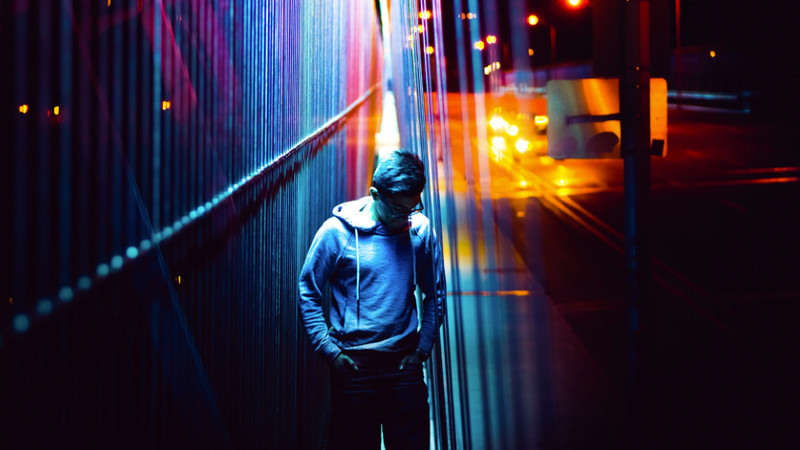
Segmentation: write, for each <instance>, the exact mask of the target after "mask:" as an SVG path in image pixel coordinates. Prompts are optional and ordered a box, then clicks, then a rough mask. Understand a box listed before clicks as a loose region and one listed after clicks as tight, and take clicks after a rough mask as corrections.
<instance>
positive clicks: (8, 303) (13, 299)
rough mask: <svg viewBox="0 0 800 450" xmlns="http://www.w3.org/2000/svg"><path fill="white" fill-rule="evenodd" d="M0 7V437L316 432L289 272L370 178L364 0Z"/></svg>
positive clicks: (315, 363) (318, 420)
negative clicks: (317, 234) (330, 218)
mask: <svg viewBox="0 0 800 450" xmlns="http://www.w3.org/2000/svg"><path fill="white" fill-rule="evenodd" d="M1 7H2V16H0V45H1V47H0V48H2V52H0V58H2V60H1V61H0V63H2V66H3V70H2V71H1V72H2V75H0V76H2V79H1V80H0V81H1V82H0V85H2V86H0V92H1V93H2V95H1V96H0V98H2V100H0V104H1V105H2V117H1V118H2V139H3V141H4V142H3V144H2V147H3V151H2V152H0V153H2V156H1V158H2V160H1V161H0V162H1V163H2V164H0V166H2V169H0V171H2V172H1V175H2V176H1V177H0V178H2V200H1V201H2V202H3V203H2V205H0V207H2V211H4V212H6V213H7V215H5V217H4V218H3V220H2V225H0V226H2V249H1V250H2V260H3V261H4V263H5V264H4V265H7V266H6V268H4V269H3V271H2V272H3V273H2V277H3V278H2V293H1V294H2V299H1V300H2V306H0V410H2V417H0V443H1V445H0V446H2V447H8V448H52V447H69V448H81V447H84V448H162V447H167V446H170V447H171V446H176V447H180V448H281V449H283V448H314V447H316V446H318V445H319V443H320V442H321V439H322V437H321V436H322V425H323V423H324V420H322V418H323V417H324V414H325V405H326V401H327V398H326V396H327V384H326V383H327V379H326V377H325V371H326V370H327V369H326V368H325V367H324V366H323V365H322V364H321V362H320V360H319V359H318V358H316V356H315V355H313V354H312V353H311V351H310V349H309V348H308V346H307V344H306V339H305V336H304V333H303V330H302V328H301V327H300V326H299V322H298V318H297V308H296V286H297V283H296V280H297V275H298V273H299V268H300V265H301V264H302V262H303V259H304V257H305V250H306V249H307V247H308V244H309V242H310V240H311V238H312V237H313V234H314V232H315V231H316V229H317V227H318V226H319V225H320V224H321V223H322V221H323V220H324V219H325V218H327V217H328V216H329V214H330V211H331V209H332V207H333V206H334V205H335V204H336V203H338V202H340V201H344V200H346V199H349V198H354V197H358V196H360V195H362V193H363V192H365V189H366V187H367V183H368V181H369V179H368V176H369V175H370V174H371V171H372V159H373V156H372V148H373V143H372V142H371V140H372V139H373V138H372V137H373V136H374V134H375V132H376V124H377V121H376V119H375V118H376V112H377V111H378V107H379V102H380V96H379V95H374V94H375V93H376V89H379V86H380V77H381V74H380V69H381V61H382V55H381V53H382V50H381V45H380V37H379V36H380V29H379V27H380V23H379V21H378V15H377V14H376V11H375V8H374V5H373V4H372V3H364V2H358V1H355V0H351V1H338V2H324V3H317V2H299V1H294V2H291V1H286V2H257V1H243V0H231V1H220V2H211V1H208V0H186V1H166V0H164V1H160V0H150V1H141V0H140V1H133V0H131V1H118V0H113V1H112V0H108V1H106V0H103V1H67V0H64V1H45V0H42V1H30V2H3V3H2V5H1Z"/></svg>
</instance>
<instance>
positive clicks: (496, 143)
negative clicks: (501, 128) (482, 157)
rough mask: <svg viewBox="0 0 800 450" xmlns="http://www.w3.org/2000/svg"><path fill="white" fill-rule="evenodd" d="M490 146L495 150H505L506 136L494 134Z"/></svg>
mask: <svg viewBox="0 0 800 450" xmlns="http://www.w3.org/2000/svg"><path fill="white" fill-rule="evenodd" d="M492 147H494V148H496V149H497V150H505V149H506V148H507V146H506V138H504V137H503V136H495V137H493V138H492Z"/></svg>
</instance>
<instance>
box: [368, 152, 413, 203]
mask: <svg viewBox="0 0 800 450" xmlns="http://www.w3.org/2000/svg"><path fill="white" fill-rule="evenodd" d="M372 186H373V187H375V189H377V190H378V192H380V193H381V194H384V195H390V196H391V195H403V196H409V197H410V196H414V195H419V194H420V193H421V192H422V189H423V188H425V165H424V164H423V163H422V160H420V159H419V156H417V155H416V154H414V153H412V152H410V151H408V150H403V149H399V150H395V151H393V152H391V153H387V154H386V155H384V156H383V157H382V158H381V159H380V161H378V167H376V168H375V173H373V174H372Z"/></svg>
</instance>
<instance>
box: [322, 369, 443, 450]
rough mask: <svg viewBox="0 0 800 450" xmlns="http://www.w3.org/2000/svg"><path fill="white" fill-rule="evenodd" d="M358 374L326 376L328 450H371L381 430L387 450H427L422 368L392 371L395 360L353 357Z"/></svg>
mask: <svg viewBox="0 0 800 450" xmlns="http://www.w3.org/2000/svg"><path fill="white" fill-rule="evenodd" d="M348 356H350V357H351V358H353V360H355V361H356V364H358V369H359V370H358V371H354V370H352V369H349V368H347V369H341V370H332V371H331V417H330V428H329V429H328V446H327V448H328V449H333V450H339V449H348V450H357V449H359V450H360V449H369V450H377V449H380V448H381V442H380V437H381V425H383V438H384V444H385V446H386V449H387V450H398V449H408V450H411V449H414V450H428V449H430V417H429V411H428V390H427V388H426V387H425V383H424V382H423V378H422V364H409V365H407V366H406V367H405V368H404V369H403V370H402V371H401V370H399V369H398V366H399V365H400V357H397V358H391V359H386V358H377V359H376V358H369V357H360V356H355V355H350V354H349V353H348Z"/></svg>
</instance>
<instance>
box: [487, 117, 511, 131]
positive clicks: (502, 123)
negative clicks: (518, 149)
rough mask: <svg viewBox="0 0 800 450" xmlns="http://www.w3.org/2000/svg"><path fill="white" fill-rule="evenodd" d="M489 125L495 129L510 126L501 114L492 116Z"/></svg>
mask: <svg viewBox="0 0 800 450" xmlns="http://www.w3.org/2000/svg"><path fill="white" fill-rule="evenodd" d="M489 126H491V127H492V129H493V130H495V131H497V130H500V129H504V128H506V127H507V126H508V122H506V120H505V119H503V118H502V117H500V116H492V118H491V119H490V120H489Z"/></svg>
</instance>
